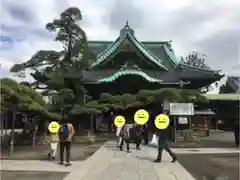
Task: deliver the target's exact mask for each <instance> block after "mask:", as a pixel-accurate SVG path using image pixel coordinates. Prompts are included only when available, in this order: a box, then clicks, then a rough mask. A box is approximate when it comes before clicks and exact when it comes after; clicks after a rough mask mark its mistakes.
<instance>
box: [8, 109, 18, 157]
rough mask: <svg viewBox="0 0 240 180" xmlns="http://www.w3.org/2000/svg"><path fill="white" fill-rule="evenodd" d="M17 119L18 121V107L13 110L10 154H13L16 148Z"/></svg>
mask: <svg viewBox="0 0 240 180" xmlns="http://www.w3.org/2000/svg"><path fill="white" fill-rule="evenodd" d="M15 121H16V109H15V108H13V111H12V130H11V139H10V152H9V155H10V156H11V155H12V154H13V150H14V138H15Z"/></svg>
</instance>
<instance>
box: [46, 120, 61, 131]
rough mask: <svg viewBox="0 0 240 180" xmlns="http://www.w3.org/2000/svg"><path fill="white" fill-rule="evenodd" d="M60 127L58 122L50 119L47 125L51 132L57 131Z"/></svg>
mask: <svg viewBox="0 0 240 180" xmlns="http://www.w3.org/2000/svg"><path fill="white" fill-rule="evenodd" d="M59 128H60V125H59V124H58V122H56V121H52V122H51V123H50V124H49V125H48V130H49V131H50V132H51V133H57V132H58V130H59Z"/></svg>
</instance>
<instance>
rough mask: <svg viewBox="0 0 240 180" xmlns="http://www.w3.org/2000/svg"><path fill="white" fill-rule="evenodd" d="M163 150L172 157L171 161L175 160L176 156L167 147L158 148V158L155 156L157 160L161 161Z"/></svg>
mask: <svg viewBox="0 0 240 180" xmlns="http://www.w3.org/2000/svg"><path fill="white" fill-rule="evenodd" d="M163 149H165V150H166V151H167V152H168V153H169V155H170V156H171V157H172V159H173V160H176V159H177V157H176V155H175V154H174V153H173V152H172V151H171V149H170V148H169V147H168V146H165V147H158V156H157V159H158V160H162V152H163Z"/></svg>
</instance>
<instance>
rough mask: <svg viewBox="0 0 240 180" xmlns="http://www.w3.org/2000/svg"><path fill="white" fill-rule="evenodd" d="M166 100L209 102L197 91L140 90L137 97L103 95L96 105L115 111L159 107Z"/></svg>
mask: <svg viewBox="0 0 240 180" xmlns="http://www.w3.org/2000/svg"><path fill="white" fill-rule="evenodd" d="M164 100H169V101H170V102H193V103H195V102H204V103H206V102H208V101H207V99H206V97H205V96H203V95H202V94H201V93H200V92H199V91H197V90H190V89H177V88H162V89H159V90H153V91H151V90H140V91H139V92H138V94H137V95H133V94H124V95H121V96H120V95H117V96H112V95H111V94H108V93H102V94H101V96H100V99H99V101H98V103H97V102H96V101H94V104H95V105H98V106H99V105H104V106H106V107H110V108H112V109H115V110H119V109H127V108H140V107H142V106H145V105H148V104H156V105H159V104H160V103H162V102H163V101H164Z"/></svg>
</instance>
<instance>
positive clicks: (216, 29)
mask: <svg viewBox="0 0 240 180" xmlns="http://www.w3.org/2000/svg"><path fill="white" fill-rule="evenodd" d="M70 6H76V7H78V8H79V9H80V10H81V11H82V15H83V21H82V22H81V23H80V26H81V27H83V29H84V30H85V31H86V33H87V36H88V39H90V40H115V39H116V38H117V36H118V35H119V31H120V28H122V27H123V26H124V25H125V23H126V21H127V20H128V21H129V24H130V26H132V27H133V28H134V30H135V34H136V37H137V38H138V39H139V40H148V41H165V40H173V43H172V45H173V47H174V49H175V51H176V53H177V55H178V56H182V55H184V56H185V55H186V54H187V53H189V52H190V51H192V50H197V51H199V52H201V53H204V54H206V55H207V56H208V61H207V63H208V64H209V65H210V66H211V67H212V68H213V69H222V70H223V72H224V73H227V74H229V75H232V74H234V75H239V76H240V68H237V67H238V66H240V65H239V64H240V60H239V55H240V45H239V40H240V36H239V33H238V32H239V30H240V13H239V9H240V2H239V0H231V3H230V2H229V1H227V0H211V1H208V2H207V1H202V0H201V1H200V0H182V1H177V0H161V1H159V0H152V1H147V0H129V1H127V0H122V1H119V0H104V1H95V0H68V1H67V0H41V1H37V0H31V1H30V0H24V1H19V0H4V2H3V4H2V14H1V17H0V23H1V25H2V26H1V32H2V33H3V34H4V35H9V36H11V37H12V39H13V45H12V46H11V49H9V48H8V49H2V50H0V53H1V58H2V59H3V60H4V62H5V63H9V64H13V63H18V62H20V61H26V60H27V59H29V58H30V57H31V56H32V55H33V54H34V53H35V52H36V51H38V50H40V49H48V48H50V49H61V45H60V44H59V43H56V42H54V41H53V39H54V33H50V32H48V31H47V30H45V24H46V23H47V22H49V21H52V20H53V19H54V18H57V17H58V16H59V15H60V13H61V12H62V11H63V10H65V9H66V8H68V7H70ZM16 39H21V41H16ZM0 64H1V59H0Z"/></svg>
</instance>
